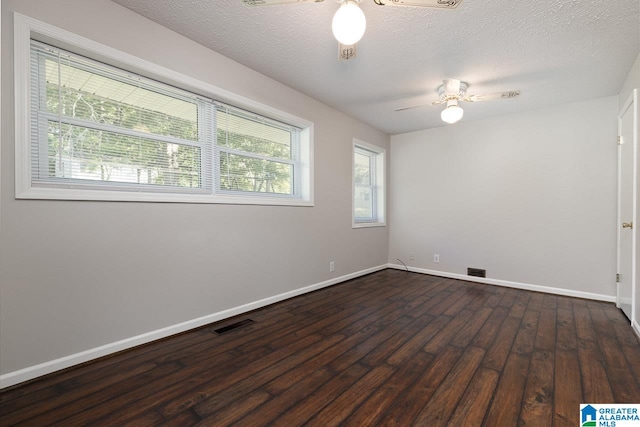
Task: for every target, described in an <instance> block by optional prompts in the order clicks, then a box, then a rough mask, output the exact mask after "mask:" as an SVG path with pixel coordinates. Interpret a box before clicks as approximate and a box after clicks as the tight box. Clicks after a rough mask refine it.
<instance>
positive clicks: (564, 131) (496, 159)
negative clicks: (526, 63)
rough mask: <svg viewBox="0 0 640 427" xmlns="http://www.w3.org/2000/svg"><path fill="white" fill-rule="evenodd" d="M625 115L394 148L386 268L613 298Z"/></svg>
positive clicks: (571, 117) (573, 109) (507, 127)
mask: <svg viewBox="0 0 640 427" xmlns="http://www.w3.org/2000/svg"><path fill="white" fill-rule="evenodd" d="M505 102H508V101H505ZM616 110H617V97H615V96H613V97H607V98H601V99H594V100H590V101H586V102H580V103H575V104H568V105H562V106H557V107H551V108H545V109H541V110H535V111H529V112H524V113H518V114H512V115H508V116H503V117H498V118H492V119H487V120H479V121H472V122H464V121H463V122H460V123H458V124H456V125H452V126H446V127H440V128H435V129H430V130H425V131H420V132H414V133H408V134H402V135H395V136H392V137H391V200H390V206H391V212H390V218H391V221H390V227H391V229H390V233H391V234H390V249H389V261H390V262H392V263H397V261H395V260H396V258H400V259H402V260H403V261H404V262H406V263H407V264H409V265H411V266H413V267H416V268H420V269H426V270H436V271H441V272H445V273H453V274H466V272H467V270H466V269H467V267H476V268H483V269H486V270H487V277H489V278H492V279H499V280H505V281H511V282H517V283H520V284H531V285H536V286H545V287H552V288H561V289H564V290H569V291H573V293H574V294H575V293H576V292H578V293H581V292H587V293H591V294H598V295H604V296H607V297H609V298H611V297H612V296H614V295H615V279H614V277H615V272H616V271H615V266H616V258H615V257H616V159H617V154H616V153H617V146H616V135H617V129H616ZM434 253H437V254H439V255H440V263H439V264H436V263H434V262H433V254H434ZM412 254H413V256H414V257H415V260H414V261H410V260H409V259H410V256H411V255H412Z"/></svg>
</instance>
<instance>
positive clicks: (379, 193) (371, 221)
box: [353, 140, 385, 228]
mask: <svg viewBox="0 0 640 427" xmlns="http://www.w3.org/2000/svg"><path fill="white" fill-rule="evenodd" d="M384 154H385V151H384V150H383V149H381V148H379V147H375V146H373V145H369V144H367V143H364V142H362V141H358V140H354V144H353V227H354V228H358V227H372V226H382V225H385V191H384V189H385V182H384V166H385V159H384Z"/></svg>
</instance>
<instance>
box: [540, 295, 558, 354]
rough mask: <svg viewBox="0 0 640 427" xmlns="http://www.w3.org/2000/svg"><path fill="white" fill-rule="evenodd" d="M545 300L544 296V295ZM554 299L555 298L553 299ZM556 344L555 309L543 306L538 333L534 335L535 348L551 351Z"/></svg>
mask: <svg viewBox="0 0 640 427" xmlns="http://www.w3.org/2000/svg"><path fill="white" fill-rule="evenodd" d="M545 301H546V297H545ZM553 301H555V300H553ZM555 345H556V310H555V309H550V308H543V309H542V311H541V312H540V321H539V322H538V334H537V335H536V343H535V348H536V349H538V350H547V351H553V349H554V348H555Z"/></svg>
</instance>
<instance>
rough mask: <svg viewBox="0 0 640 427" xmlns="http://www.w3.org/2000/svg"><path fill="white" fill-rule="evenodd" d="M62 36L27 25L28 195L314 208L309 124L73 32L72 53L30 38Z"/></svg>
mask: <svg viewBox="0 0 640 427" xmlns="http://www.w3.org/2000/svg"><path fill="white" fill-rule="evenodd" d="M34 27H37V28H34ZM20 28H22V29H23V31H22V33H23V35H24V36H28V39H27V40H24V39H20V37H19V34H20ZM51 28H52V27H50V26H49V25H48V24H44V23H41V22H39V21H36V20H32V19H31V18H27V17H24V16H21V15H17V16H16V34H17V37H16V41H15V44H16V51H17V55H16V58H17V61H16V106H17V108H16V111H17V114H16V116H17V117H16V150H17V155H16V197H17V198H41V199H42V198H44V199H47V198H48V199H73V200H134V201H172V202H196V203H250V204H283V205H305V206H309V205H312V204H313V200H312V176H311V175H312V165H311V159H312V155H311V153H312V126H313V125H312V124H311V123H310V122H307V121H304V120H302V119H299V118H296V117H294V116H291V115H288V114H286V113H281V112H279V111H277V110H274V109H271V108H270V107H266V106H262V105H260V104H257V103H253V102H251V101H249V100H246V99H244V98H241V97H237V99H238V100H239V104H240V105H238V106H234V105H233V99H234V96H233V94H229V93H227V92H224V93H223V95H224V102H222V101H218V100H216V99H215V98H216V95H217V93H216V90H218V89H217V88H215V87H212V86H209V85H207V84H205V83H202V82H198V81H195V80H194V79H190V78H188V77H185V76H182V75H179V74H178V73H175V72H172V71H170V70H165V69H163V68H162V67H158V66H154V65H153V64H150V63H146V61H143V60H138V59H137V58H134V57H131V56H130V55H127V54H124V53H122V52H119V51H116V50H114V49H110V48H108V47H106V46H103V45H99V44H97V43H94V42H91V41H87V40H86V39H81V38H77V36H76V37H74V35H72V34H70V33H68V34H66V32H64V31H63V30H59V29H57V30H55V33H56V35H57V36H60V35H61V34H62V37H61V38H62V39H64V40H61V41H60V45H63V46H65V47H66V49H62V48H59V47H57V46H56V45H55V44H54V43H52V42H51V40H52V37H51V36H46V37H42V36H40V38H44V39H46V41H47V43H46V44H45V43H43V42H42V41H41V40H36V39H33V37H31V34H32V32H35V33H36V34H38V35H41V34H43V33H44V34H46V30H51ZM35 30H37V31H35ZM52 32H53V30H52ZM78 41H81V42H80V43H79V44H80V46H77V45H76V46H77V47H78V50H79V51H81V52H83V54H86V53H87V52H91V51H92V48H93V50H96V51H99V52H100V54H99V55H96V56H97V57H99V58H100V60H99V61H98V60H95V59H91V58H88V57H86V56H83V55H79V54H77V53H75V52H74V51H73V49H69V48H68V46H69V45H72V46H73V45H74V43H73V42H78ZM54 42H55V40H54ZM105 52H107V53H108V55H105ZM105 57H107V59H108V58H111V59H113V62H114V63H115V64H116V65H118V66H117V67H116V66H113V65H111V64H110V63H107V62H109V61H107V60H105ZM20 58H22V61H21V60H20ZM123 63H124V64H127V63H133V67H132V68H133V69H135V70H136V71H140V70H143V71H144V70H148V71H149V73H150V74H151V75H152V76H154V77H156V76H159V77H160V78H162V80H164V81H165V82H167V81H168V82H170V83H171V84H166V83H161V82H160V81H159V80H158V79H155V78H150V77H148V76H143V75H142V74H141V73H139V72H136V73H134V72H131V71H127V70H126V68H125V67H124V66H123ZM24 69H26V70H28V71H29V72H28V73H27V76H26V77H24V73H21V71H22V70H24ZM163 71H164V75H163V74H162V72H163ZM159 72H160V75H159ZM182 81H184V82H185V84H184V85H182V84H181V83H182ZM181 86H183V87H188V88H189V90H185V89H181V88H180V87H181ZM194 87H195V88H196V89H198V87H200V88H201V90H199V91H198V90H193V88H194ZM253 107H255V108H253ZM21 111H22V112H24V113H26V114H25V115H26V116H28V119H27V118H25V117H23V116H20V114H19V112H21ZM263 111H264V112H266V113H267V114H264V113H263Z"/></svg>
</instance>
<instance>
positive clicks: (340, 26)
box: [242, 0, 462, 59]
mask: <svg viewBox="0 0 640 427" xmlns="http://www.w3.org/2000/svg"><path fill="white" fill-rule="evenodd" d="M323 1H324V0H242V3H244V5H245V6H249V7H254V6H269V5H276V4H289V3H321V2H323ZM336 1H337V2H338V3H340V7H339V8H338V11H337V12H336V14H335V15H334V16H333V21H332V23H331V29H332V31H333V36H334V37H335V38H336V40H338V43H339V45H338V57H339V58H340V59H351V58H355V56H356V53H357V52H356V43H358V42H359V41H360V39H361V38H362V36H363V35H364V31H365V29H366V26H367V20H366V18H365V16H364V13H363V12H362V9H360V7H359V6H358V3H360V2H361V1H362V0H336ZM373 2H374V3H375V4H377V5H378V6H404V7H437V8H443V9H455V8H457V7H458V5H459V4H460V3H462V0H373Z"/></svg>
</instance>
